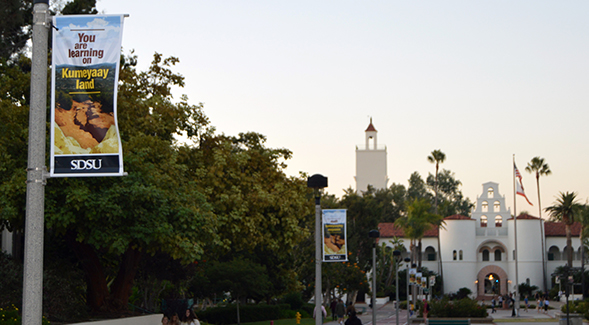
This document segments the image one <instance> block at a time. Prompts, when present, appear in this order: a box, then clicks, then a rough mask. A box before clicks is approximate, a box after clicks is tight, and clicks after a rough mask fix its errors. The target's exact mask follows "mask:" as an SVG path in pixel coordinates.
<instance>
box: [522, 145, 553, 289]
mask: <svg viewBox="0 0 589 325" xmlns="http://www.w3.org/2000/svg"><path fill="white" fill-rule="evenodd" d="M526 171H527V172H528V173H530V174H531V173H536V189H537V190H538V217H539V218H540V222H542V203H541V201H540V176H548V175H550V174H552V171H551V170H550V167H549V166H548V164H547V163H545V162H544V158H540V157H534V158H532V160H531V161H530V162H529V163H528V165H527V166H526ZM540 228H541V229H542V233H541V234H540V235H541V236H540V237H541V238H542V252H543V253H542V273H543V278H544V283H543V285H544V292H546V290H547V288H548V286H547V283H546V261H545V259H546V257H545V255H546V253H545V251H546V250H545V248H544V227H543V226H542V225H541V227H540Z"/></svg>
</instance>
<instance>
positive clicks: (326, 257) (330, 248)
mask: <svg viewBox="0 0 589 325" xmlns="http://www.w3.org/2000/svg"><path fill="white" fill-rule="evenodd" d="M347 260H348V246H347V245H346V210H345V209H326V210H323V261H324V262H345V261H347Z"/></svg>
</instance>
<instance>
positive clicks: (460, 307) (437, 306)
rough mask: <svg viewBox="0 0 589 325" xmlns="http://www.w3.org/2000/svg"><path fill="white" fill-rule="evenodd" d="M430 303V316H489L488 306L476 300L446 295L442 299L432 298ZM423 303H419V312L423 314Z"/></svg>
mask: <svg viewBox="0 0 589 325" xmlns="http://www.w3.org/2000/svg"><path fill="white" fill-rule="evenodd" d="M429 304H430V312H429V316H430V317H440V318H444V317H487V316H488V315H489V313H487V308H486V307H485V306H481V305H480V304H479V303H478V302H477V301H476V300H474V299H470V298H463V299H460V300H450V299H449V298H448V297H446V296H444V298H442V299H441V300H432V301H430V302H429ZM422 306H423V303H421V302H420V303H419V304H418V307H419V314H420V316H423V313H422V312H423V308H422Z"/></svg>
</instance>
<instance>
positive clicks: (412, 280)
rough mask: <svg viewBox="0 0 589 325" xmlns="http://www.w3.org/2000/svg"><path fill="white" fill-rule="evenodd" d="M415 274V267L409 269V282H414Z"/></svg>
mask: <svg viewBox="0 0 589 325" xmlns="http://www.w3.org/2000/svg"><path fill="white" fill-rule="evenodd" d="M416 274H417V269H409V283H410V284H415V275H416Z"/></svg>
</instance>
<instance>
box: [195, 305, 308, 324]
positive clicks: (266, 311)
mask: <svg viewBox="0 0 589 325" xmlns="http://www.w3.org/2000/svg"><path fill="white" fill-rule="evenodd" d="M288 310H290V305H288V304H280V305H240V306H239V317H240V321H241V322H242V323H248V322H260V321H265V320H274V319H281V318H285V317H288V316H289V315H290V314H289V313H288ZM301 314H302V313H301ZM196 315H197V316H198V318H199V319H200V320H204V321H206V322H207V323H211V324H236V323H237V306H236V305H228V306H227V307H216V308H210V309H207V310H204V311H199V312H197V313H196Z"/></svg>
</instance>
